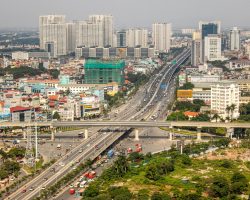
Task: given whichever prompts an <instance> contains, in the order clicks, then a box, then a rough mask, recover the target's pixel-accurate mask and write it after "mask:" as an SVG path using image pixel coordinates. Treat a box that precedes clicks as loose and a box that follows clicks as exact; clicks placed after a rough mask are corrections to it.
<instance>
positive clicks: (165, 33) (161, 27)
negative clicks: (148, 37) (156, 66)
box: [152, 23, 172, 52]
mask: <svg viewBox="0 0 250 200" xmlns="http://www.w3.org/2000/svg"><path fill="white" fill-rule="evenodd" d="M171 36H172V25H171V24H170V23H154V24H153V26H152V40H153V45H154V47H155V50H158V51H166V52H168V51H169V50H170V46H171Z"/></svg>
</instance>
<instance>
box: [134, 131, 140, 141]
mask: <svg viewBox="0 0 250 200" xmlns="http://www.w3.org/2000/svg"><path fill="white" fill-rule="evenodd" d="M139 140H140V139H139V130H138V129H135V141H139Z"/></svg>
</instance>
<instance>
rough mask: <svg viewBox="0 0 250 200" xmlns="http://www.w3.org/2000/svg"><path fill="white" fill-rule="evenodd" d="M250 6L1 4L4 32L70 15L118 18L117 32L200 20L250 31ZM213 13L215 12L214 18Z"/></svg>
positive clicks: (192, 24) (186, 24)
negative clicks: (43, 18) (50, 16)
mask: <svg viewBox="0 0 250 200" xmlns="http://www.w3.org/2000/svg"><path fill="white" fill-rule="evenodd" d="M13 5H15V6H13ZM215 5H216V6H215ZM242 5H244V6H242ZM249 6H250V2H246V1H244V0H239V1H237V2H231V3H230V4H229V3H228V1H226V0H221V1H220V2H218V1H216V0H211V1H209V2H203V1H202V2H201V1H198V0H191V1H189V4H188V5H187V4H184V3H183V0H178V1H174V2H172V1H167V2H166V1H164V0H156V1H150V2H146V3H145V1H142V0H138V1H136V2H132V0H127V1H126V2H120V1H115V0H107V1H103V2H98V1H97V0H93V1H91V2H90V1H80V0H73V1H71V2H70V3H69V1H66V0H61V1H60V4H58V2H57V1H49V0H43V1H39V2H37V1H36V2H34V1H31V0H24V1H22V2H19V1H17V0H11V1H8V2H3V3H2V4H1V7H2V11H1V13H0V28H1V29H8V28H9V29H10V28H29V27H30V28H38V17H39V16H40V15H47V14H63V15H66V20H67V21H70V20H84V19H87V17H88V15H91V14H111V15H113V16H114V24H115V28H116V29H120V28H131V27H145V28H150V27H151V25H152V23H155V22H168V23H172V24H173V28H174V29H178V28H189V27H191V28H198V22H199V21H200V20H203V21H214V20H220V21H221V22H222V26H223V27H224V28H229V27H233V26H238V27H240V28H247V27H249V26H248V21H247V19H248V18H249V17H250V13H248V12H247V9H248V7H249ZM27 8H32V9H27ZM10 9H11V10H10ZM211 10H212V11H213V16H212V17H211V12H210V11H211ZM222 10H223V12H222ZM10 11H11V12H10ZM194 11H195V12H194ZM10 13H11V15H10ZM128 13H129V15H128ZM192 13H195V14H192ZM232 13H233V15H232ZM242 13H244V15H242ZM247 15H249V16H247Z"/></svg>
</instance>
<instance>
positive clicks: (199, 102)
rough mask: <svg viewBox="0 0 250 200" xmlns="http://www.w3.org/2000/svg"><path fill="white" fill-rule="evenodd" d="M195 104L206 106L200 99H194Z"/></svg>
mask: <svg viewBox="0 0 250 200" xmlns="http://www.w3.org/2000/svg"><path fill="white" fill-rule="evenodd" d="M193 104H195V105H199V106H205V105H206V104H205V102H204V101H203V100H200V99H194V100H193Z"/></svg>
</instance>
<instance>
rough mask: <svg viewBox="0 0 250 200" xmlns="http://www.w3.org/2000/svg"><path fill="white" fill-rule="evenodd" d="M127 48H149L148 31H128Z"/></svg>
mask: <svg viewBox="0 0 250 200" xmlns="http://www.w3.org/2000/svg"><path fill="white" fill-rule="evenodd" d="M126 46H128V47H136V46H141V47H147V46H148V30H147V29H128V30H127V31H126Z"/></svg>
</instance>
